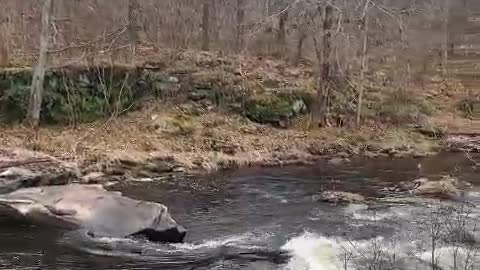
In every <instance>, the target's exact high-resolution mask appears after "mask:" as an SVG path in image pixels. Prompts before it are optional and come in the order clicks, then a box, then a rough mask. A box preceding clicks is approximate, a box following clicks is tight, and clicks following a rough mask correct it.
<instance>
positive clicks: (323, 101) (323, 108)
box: [315, 0, 334, 124]
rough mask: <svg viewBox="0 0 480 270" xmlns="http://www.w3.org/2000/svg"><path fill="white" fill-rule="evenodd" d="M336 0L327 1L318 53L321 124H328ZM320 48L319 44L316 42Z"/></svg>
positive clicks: (319, 117) (318, 114) (319, 118)
mask: <svg viewBox="0 0 480 270" xmlns="http://www.w3.org/2000/svg"><path fill="white" fill-rule="evenodd" d="M333 4H334V0H330V1H327V2H326V3H325V5H324V8H323V25H322V31H323V38H322V43H321V51H319V52H318V53H317V57H318V58H319V59H318V60H319V78H318V79H319V81H318V94H317V95H318V103H319V104H318V105H319V108H318V112H317V116H316V117H318V120H320V123H321V124H328V119H327V118H328V110H329V109H328V106H329V101H328V100H329V96H330V87H331V82H332V67H331V58H332V57H331V54H332V37H333V20H334V14H333V13H334V6H333ZM315 43H316V44H317V45H316V47H317V48H318V47H319V44H318V42H315Z"/></svg>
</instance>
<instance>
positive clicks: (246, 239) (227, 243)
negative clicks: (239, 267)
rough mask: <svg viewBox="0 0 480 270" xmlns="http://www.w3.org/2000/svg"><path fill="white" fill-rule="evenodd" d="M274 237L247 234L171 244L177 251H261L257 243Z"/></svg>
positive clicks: (262, 234) (263, 234)
mask: <svg viewBox="0 0 480 270" xmlns="http://www.w3.org/2000/svg"><path fill="white" fill-rule="evenodd" d="M271 236H272V235H271V234H269V233H261V234H260V235H259V234H257V233H253V232H247V233H244V234H239V235H231V236H226V237H221V238H217V239H212V240H207V241H204V242H201V243H179V244H171V245H170V246H172V247H174V248H175V249H176V250H177V251H179V250H180V251H182V250H183V251H192V250H199V249H215V248H219V247H236V248H242V249H261V248H262V247H260V246H256V245H255V243H266V242H268V238H269V237H271ZM162 251H163V250H162Z"/></svg>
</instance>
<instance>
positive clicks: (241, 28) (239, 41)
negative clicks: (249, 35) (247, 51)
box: [235, 0, 246, 52]
mask: <svg viewBox="0 0 480 270" xmlns="http://www.w3.org/2000/svg"><path fill="white" fill-rule="evenodd" d="M245 4H246V0H237V1H236V10H237V12H236V24H237V26H236V27H237V29H236V32H235V48H236V50H237V52H240V51H241V50H242V49H243V46H244V32H245V25H244V24H245Z"/></svg>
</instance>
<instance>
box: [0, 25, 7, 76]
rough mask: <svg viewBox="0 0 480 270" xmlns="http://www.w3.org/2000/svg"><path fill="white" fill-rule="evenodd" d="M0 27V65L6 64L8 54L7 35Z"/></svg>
mask: <svg viewBox="0 0 480 270" xmlns="http://www.w3.org/2000/svg"><path fill="white" fill-rule="evenodd" d="M2 30H4V29H2V27H0V67H2V66H7V65H8V61H9V59H8V58H9V55H8V40H7V37H6V35H5V33H4V31H2Z"/></svg>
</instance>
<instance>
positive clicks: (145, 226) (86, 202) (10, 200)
mask: <svg viewBox="0 0 480 270" xmlns="http://www.w3.org/2000/svg"><path fill="white" fill-rule="evenodd" d="M0 205H3V206H5V207H7V208H11V209H13V210H16V212H18V214H20V215H21V216H24V217H26V218H27V219H28V220H30V221H31V222H34V223H39V224H43V225H54V226H58V227H62V228H66V229H84V230H87V231H88V233H89V235H91V236H95V237H114V238H124V237H132V236H141V237H145V238H147V239H149V240H151V241H155V242H175V243H177V242H182V241H183V239H184V237H185V235H186V230H185V229H184V228H183V227H182V226H180V225H178V224H177V222H176V221H175V220H174V219H173V218H172V217H171V216H170V214H169V213H168V209H167V207H166V206H164V205H162V204H159V203H153V202H144V201H137V200H133V199H130V198H127V197H124V196H122V195H121V193H119V192H110V191H107V190H105V189H104V188H103V187H102V186H100V185H80V184H74V185H67V186H50V187H42V188H26V189H20V190H18V191H15V192H13V193H10V194H6V195H1V196H0Z"/></svg>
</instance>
